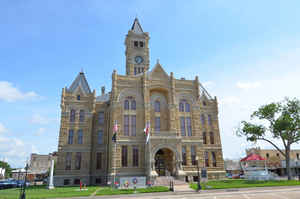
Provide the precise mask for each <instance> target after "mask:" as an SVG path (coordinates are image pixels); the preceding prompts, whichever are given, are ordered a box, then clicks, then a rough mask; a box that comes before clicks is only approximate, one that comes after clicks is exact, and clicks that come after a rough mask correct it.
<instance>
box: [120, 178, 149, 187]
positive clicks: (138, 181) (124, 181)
mask: <svg viewBox="0 0 300 199" xmlns="http://www.w3.org/2000/svg"><path fill="white" fill-rule="evenodd" d="M134 187H136V188H146V177H145V176H142V177H137V176H133V177H120V186H119V188H120V189H133V188H134Z"/></svg>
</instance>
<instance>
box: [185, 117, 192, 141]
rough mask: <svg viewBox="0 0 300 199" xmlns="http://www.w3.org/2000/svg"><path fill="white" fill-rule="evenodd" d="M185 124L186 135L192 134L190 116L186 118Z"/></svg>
mask: <svg viewBox="0 0 300 199" xmlns="http://www.w3.org/2000/svg"><path fill="white" fill-rule="evenodd" d="M186 126H187V132H188V136H192V122H191V118H190V117H187V118H186Z"/></svg>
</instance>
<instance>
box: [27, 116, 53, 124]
mask: <svg viewBox="0 0 300 199" xmlns="http://www.w3.org/2000/svg"><path fill="white" fill-rule="evenodd" d="M30 122H31V123H33V124H48V123H49V122H50V119H48V118H46V117H43V116H41V115H40V114H34V115H33V116H32V118H31V119H30Z"/></svg>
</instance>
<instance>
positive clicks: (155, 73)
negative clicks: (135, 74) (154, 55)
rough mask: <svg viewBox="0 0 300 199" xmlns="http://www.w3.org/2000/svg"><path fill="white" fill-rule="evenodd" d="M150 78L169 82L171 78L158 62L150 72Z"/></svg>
mask: <svg viewBox="0 0 300 199" xmlns="http://www.w3.org/2000/svg"><path fill="white" fill-rule="evenodd" d="M150 78H151V79H161V80H168V79H169V76H168V74H167V73H166V72H165V70H164V69H163V68H162V66H161V65H160V64H159V62H157V64H156V65H155V67H154V68H153V69H152V70H151V72H150Z"/></svg>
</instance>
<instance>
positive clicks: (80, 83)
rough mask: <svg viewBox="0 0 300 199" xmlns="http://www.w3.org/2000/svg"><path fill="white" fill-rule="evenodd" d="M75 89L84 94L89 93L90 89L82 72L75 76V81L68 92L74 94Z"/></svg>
mask: <svg viewBox="0 0 300 199" xmlns="http://www.w3.org/2000/svg"><path fill="white" fill-rule="evenodd" d="M77 87H81V88H82V90H83V92H85V94H90V93H91V89H90V87H89V84H88V82H87V80H86V78H85V75H84V73H83V72H80V73H79V74H78V75H77V77H76V79H75V80H74V81H73V83H72V84H71V86H70V87H69V89H68V91H69V92H74V91H75V90H76V89H77Z"/></svg>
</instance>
